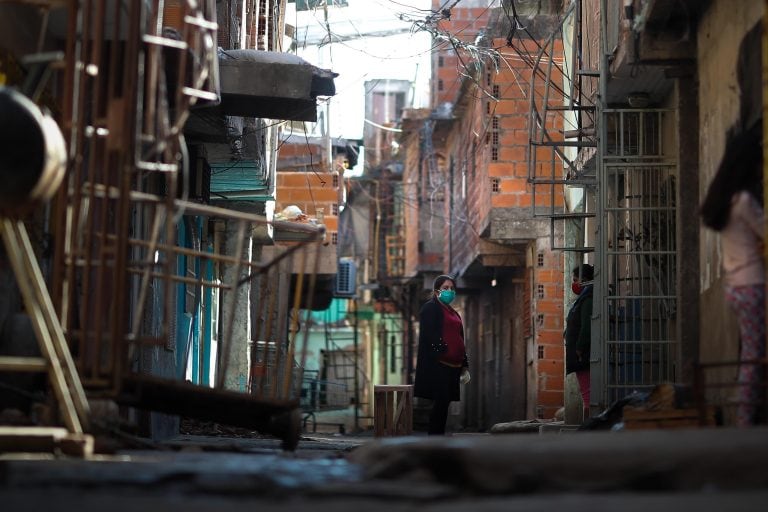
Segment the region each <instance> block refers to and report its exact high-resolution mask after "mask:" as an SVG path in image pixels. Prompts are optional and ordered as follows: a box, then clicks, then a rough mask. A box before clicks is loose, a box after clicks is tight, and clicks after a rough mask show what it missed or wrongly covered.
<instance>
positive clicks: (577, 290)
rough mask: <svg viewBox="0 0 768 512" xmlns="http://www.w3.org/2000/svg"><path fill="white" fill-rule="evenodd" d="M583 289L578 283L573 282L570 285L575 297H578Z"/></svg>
mask: <svg viewBox="0 0 768 512" xmlns="http://www.w3.org/2000/svg"><path fill="white" fill-rule="evenodd" d="M583 289H584V287H583V286H582V285H581V283H580V282H579V281H574V282H572V283H571V291H572V292H573V293H575V294H576V295H579V294H580V293H581V291H582V290H583Z"/></svg>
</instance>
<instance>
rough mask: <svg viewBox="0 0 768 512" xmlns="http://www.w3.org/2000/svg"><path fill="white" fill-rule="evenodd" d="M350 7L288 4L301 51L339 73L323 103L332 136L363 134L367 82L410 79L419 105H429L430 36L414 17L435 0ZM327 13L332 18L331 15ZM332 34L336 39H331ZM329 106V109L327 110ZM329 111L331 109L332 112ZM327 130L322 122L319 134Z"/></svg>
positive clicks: (361, 1) (388, 0) (359, 2)
mask: <svg viewBox="0 0 768 512" xmlns="http://www.w3.org/2000/svg"><path fill="white" fill-rule="evenodd" d="M346 3H347V5H346V6H337V7H328V8H327V9H324V8H322V7H320V8H316V9H313V10H309V11H301V12H296V11H295V5H296V4H294V3H290V4H288V6H289V9H288V12H287V17H286V23H288V24H289V25H293V26H295V27H296V37H295V40H296V42H297V49H296V53H297V54H298V55H299V56H300V57H302V58H303V59H305V60H307V61H308V62H311V63H312V64H314V65H316V66H318V67H321V68H325V69H331V70H332V71H334V72H336V73H338V74H339V76H338V77H337V78H336V79H335V83H336V95H335V96H333V97H332V98H330V99H329V100H327V106H324V105H323V103H325V100H323V101H321V102H320V108H319V109H318V111H319V113H320V114H319V115H320V116H321V117H322V118H323V119H324V120H325V119H326V116H327V118H328V119H329V120H330V123H328V124H326V126H327V129H329V131H330V135H331V136H332V137H343V138H346V139H362V137H363V126H364V117H365V116H364V114H365V83H366V82H370V81H373V80H380V79H397V80H410V81H412V82H414V87H413V89H412V99H413V103H412V105H411V106H413V107H416V108H421V107H427V106H428V105H429V79H430V44H431V38H430V35H429V34H428V33H426V32H423V31H413V30H412V28H413V25H412V23H411V22H409V21H403V20H402V19H401V16H402V15H405V16H407V17H408V19H424V18H425V17H426V16H427V15H428V14H429V6H430V3H431V2H430V0H403V1H402V2H401V1H398V0H346ZM326 16H327V18H326ZM329 33H330V34H331V36H332V37H331V40H332V41H333V42H332V43H331V44H328V40H329ZM326 108H327V110H326ZM328 112H329V113H328ZM324 133H325V132H324V131H322V130H321V129H320V128H319V127H318V129H316V130H315V131H314V133H313V134H314V135H321V134H324Z"/></svg>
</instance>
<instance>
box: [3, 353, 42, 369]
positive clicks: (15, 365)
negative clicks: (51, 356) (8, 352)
mask: <svg viewBox="0 0 768 512" xmlns="http://www.w3.org/2000/svg"><path fill="white" fill-rule="evenodd" d="M0 370H2V371H6V372H47V371H48V363H47V362H46V361H45V359H43V358H42V357H14V356H0Z"/></svg>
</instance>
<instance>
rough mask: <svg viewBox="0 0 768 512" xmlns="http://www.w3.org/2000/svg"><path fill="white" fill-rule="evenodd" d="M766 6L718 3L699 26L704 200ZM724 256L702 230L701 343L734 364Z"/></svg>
mask: <svg viewBox="0 0 768 512" xmlns="http://www.w3.org/2000/svg"><path fill="white" fill-rule="evenodd" d="M763 11H764V4H763V2H732V1H729V0H716V1H713V2H711V5H710V8H709V9H708V10H707V11H706V12H705V13H704V14H703V16H702V19H701V21H700V23H699V28H698V34H697V35H698V55H697V59H698V78H699V110H700V122H699V132H700V138H699V153H700V180H699V188H700V194H701V197H702V198H703V196H704V194H705V193H706V190H707V187H708V186H709V183H710V182H711V180H712V177H713V176H714V173H715V170H716V169H717V166H718V164H719V163H720V160H721V157H722V154H723V151H724V148H725V134H726V131H727V129H728V128H729V127H730V126H731V125H732V124H733V123H734V122H735V121H736V120H737V118H738V116H739V95H738V91H739V87H738V83H737V78H736V63H737V61H738V51H739V45H740V43H741V40H742V39H743V37H744V35H745V34H746V33H747V31H748V30H749V29H751V28H752V27H753V26H754V25H755V24H756V23H758V22H760V20H761V16H762V15H763ZM721 261H722V253H721V248H720V240H719V236H718V235H717V234H716V233H715V232H713V231H711V230H708V229H704V228H702V230H701V256H700V270H701V294H702V295H701V318H702V328H701V341H700V354H701V360H702V361H703V362H707V361H715V360H734V359H736V358H737V354H738V335H737V329H736V324H735V322H734V319H733V318H732V313H731V311H730V309H729V308H728V307H727V305H726V304H725V302H724V300H723V298H722V273H721Z"/></svg>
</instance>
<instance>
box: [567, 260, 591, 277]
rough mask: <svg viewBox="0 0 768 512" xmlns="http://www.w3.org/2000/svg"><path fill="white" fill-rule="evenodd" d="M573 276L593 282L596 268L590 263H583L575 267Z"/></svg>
mask: <svg viewBox="0 0 768 512" xmlns="http://www.w3.org/2000/svg"><path fill="white" fill-rule="evenodd" d="M571 274H573V275H574V276H577V277H580V278H581V280H582V281H592V280H593V279H594V278H595V267H593V266H592V265H590V264H589V263H582V264H581V265H576V266H575V267H573V271H572V272H571Z"/></svg>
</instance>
